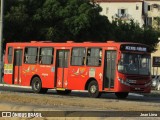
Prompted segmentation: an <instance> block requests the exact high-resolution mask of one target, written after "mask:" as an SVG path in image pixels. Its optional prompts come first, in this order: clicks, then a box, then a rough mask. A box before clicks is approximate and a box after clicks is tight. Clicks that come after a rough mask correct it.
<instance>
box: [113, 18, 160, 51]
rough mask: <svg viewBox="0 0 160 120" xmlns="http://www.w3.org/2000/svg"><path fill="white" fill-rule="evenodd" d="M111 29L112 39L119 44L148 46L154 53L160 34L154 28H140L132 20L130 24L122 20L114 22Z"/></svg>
mask: <svg viewBox="0 0 160 120" xmlns="http://www.w3.org/2000/svg"><path fill="white" fill-rule="evenodd" d="M111 26H112V29H111V35H112V36H111V39H114V40H115V41H117V42H135V43H142V44H147V45H149V46H150V47H151V50H152V51H154V50H155V49H154V48H155V47H156V46H157V43H158V42H159V41H158V37H159V36H160V32H158V31H156V30H155V29H153V28H152V27H140V26H139V24H137V23H135V22H134V21H133V20H131V21H130V22H129V23H127V22H123V21H121V20H118V21H113V22H112V25H111Z"/></svg>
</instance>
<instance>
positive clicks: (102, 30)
mask: <svg viewBox="0 0 160 120" xmlns="http://www.w3.org/2000/svg"><path fill="white" fill-rule="evenodd" d="M14 2H15V3H14V5H13V6H12V5H10V6H9V5H8V6H7V7H8V9H7V12H6V13H5V21H6V22H5V39H7V40H8V39H9V40H12V41H13V39H14V40H15V41H29V40H31V39H38V40H52V41H59V42H63V41H66V40H70V39H72V40H74V41H85V40H89V41H91V40H94V41H97V40H102V41H104V40H106V39H107V37H106V36H107V32H109V27H110V23H109V21H108V19H107V17H105V16H101V15H100V14H99V13H100V11H101V10H102V9H101V8H100V7H99V6H98V5H97V4H94V3H90V1H89V0H21V1H15V0H14Z"/></svg>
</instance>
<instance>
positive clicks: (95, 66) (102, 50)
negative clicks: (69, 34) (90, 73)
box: [86, 47, 104, 67]
mask: <svg viewBox="0 0 160 120" xmlns="http://www.w3.org/2000/svg"><path fill="white" fill-rule="evenodd" d="M89 48H99V49H101V51H102V57H101V64H100V65H98V66H96V65H88V64H87V59H88V55H87V54H88V49H89ZM103 53H104V52H103V47H88V48H87V52H86V66H89V67H101V66H102V64H103V62H102V60H103ZM99 58H100V57H99Z"/></svg>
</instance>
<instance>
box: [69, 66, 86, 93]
mask: <svg viewBox="0 0 160 120" xmlns="http://www.w3.org/2000/svg"><path fill="white" fill-rule="evenodd" d="M87 79H88V70H87V68H86V67H81V66H70V68H69V74H68V89H72V90H84V88H85V87H84V86H85V83H86V81H87Z"/></svg>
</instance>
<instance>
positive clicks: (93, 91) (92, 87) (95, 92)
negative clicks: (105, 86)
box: [88, 81, 101, 98]
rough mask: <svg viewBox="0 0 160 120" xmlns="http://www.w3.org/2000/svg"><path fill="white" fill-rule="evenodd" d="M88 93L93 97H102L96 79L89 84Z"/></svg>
mask: <svg viewBox="0 0 160 120" xmlns="http://www.w3.org/2000/svg"><path fill="white" fill-rule="evenodd" d="M88 93H89V96H90V97H92V98H98V97H100V95H101V93H100V92H99V88H98V84H97V82H96V81H91V82H90V83H89V85H88Z"/></svg>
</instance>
